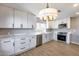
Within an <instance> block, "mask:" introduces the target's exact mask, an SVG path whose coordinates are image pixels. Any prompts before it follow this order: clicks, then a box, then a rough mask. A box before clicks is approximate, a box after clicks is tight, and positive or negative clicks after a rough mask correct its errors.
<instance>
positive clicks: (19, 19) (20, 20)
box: [14, 10, 27, 28]
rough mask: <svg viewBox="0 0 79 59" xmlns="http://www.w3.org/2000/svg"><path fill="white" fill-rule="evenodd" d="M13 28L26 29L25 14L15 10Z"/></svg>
mask: <svg viewBox="0 0 79 59" xmlns="http://www.w3.org/2000/svg"><path fill="white" fill-rule="evenodd" d="M14 28H27V15H26V13H25V12H22V11H19V10H15V16H14Z"/></svg>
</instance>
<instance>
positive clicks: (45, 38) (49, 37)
mask: <svg viewBox="0 0 79 59" xmlns="http://www.w3.org/2000/svg"><path fill="white" fill-rule="evenodd" d="M51 40H53V33H46V34H43V43H46V42H48V41H51Z"/></svg>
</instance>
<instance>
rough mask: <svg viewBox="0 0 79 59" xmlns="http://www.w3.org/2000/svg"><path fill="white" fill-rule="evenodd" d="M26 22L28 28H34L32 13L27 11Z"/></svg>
mask: <svg viewBox="0 0 79 59" xmlns="http://www.w3.org/2000/svg"><path fill="white" fill-rule="evenodd" d="M27 19H28V20H27V22H28V28H34V27H35V23H36V18H35V16H34V15H32V14H30V13H28V17H27Z"/></svg>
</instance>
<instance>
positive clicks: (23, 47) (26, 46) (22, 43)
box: [15, 36, 36, 55]
mask: <svg viewBox="0 0 79 59" xmlns="http://www.w3.org/2000/svg"><path fill="white" fill-rule="evenodd" d="M35 46H36V39H35V36H19V37H18V36H17V37H15V55H16V54H20V53H22V52H25V51H28V50H30V49H32V48H34V47H35Z"/></svg>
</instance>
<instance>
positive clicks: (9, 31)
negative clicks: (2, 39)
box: [0, 29, 34, 35]
mask: <svg viewBox="0 0 79 59" xmlns="http://www.w3.org/2000/svg"><path fill="white" fill-rule="evenodd" d="M32 32H34V29H0V35H8V34H20V33H27V34H28V33H32Z"/></svg>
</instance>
